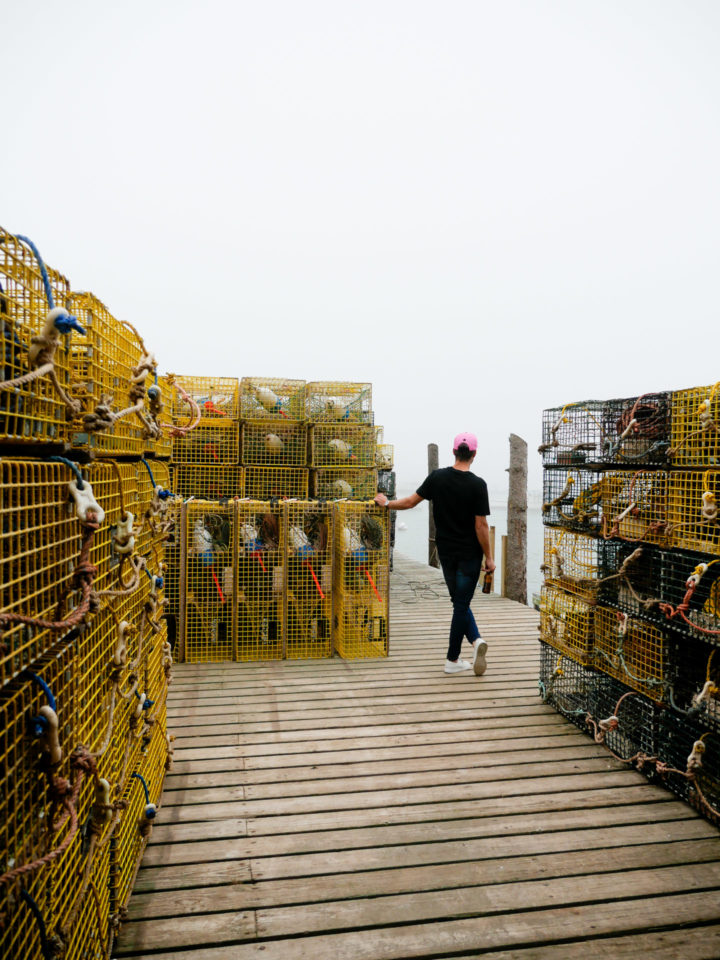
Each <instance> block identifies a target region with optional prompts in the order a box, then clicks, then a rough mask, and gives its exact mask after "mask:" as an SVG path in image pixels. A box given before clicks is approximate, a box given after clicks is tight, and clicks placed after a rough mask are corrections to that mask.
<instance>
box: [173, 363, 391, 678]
mask: <svg viewBox="0 0 720 960" xmlns="http://www.w3.org/2000/svg"><path fill="white" fill-rule="evenodd" d="M171 379H174V378H171ZM179 382H181V383H182V389H183V392H185V393H186V394H188V395H189V396H190V397H191V398H192V400H193V401H194V402H195V404H196V405H197V408H198V410H199V419H198V421H197V423H196V424H195V425H194V429H192V431H191V432H187V433H186V432H185V430H184V427H183V424H182V423H181V422H180V420H179V419H178V420H177V422H176V438H175V440H174V442H173V454H172V459H173V480H172V483H173V488H174V489H175V490H176V491H177V493H178V494H179V495H180V496H181V497H182V498H183V500H184V501H185V502H184V503H183V504H182V505H181V506H180V505H177V506H176V510H177V512H178V521H179V522H178V525H177V528H176V530H175V534H174V536H173V538H172V541H171V542H170V543H168V545H167V551H168V557H169V558H170V559H169V562H168V566H169V574H170V576H169V578H168V591H169V593H170V594H171V602H170V606H169V613H170V619H171V622H172V624H173V625H176V628H177V636H178V645H177V653H178V656H179V657H180V658H184V659H186V660H188V661H190V662H202V661H221V660H278V659H295V658H311V657H329V656H332V655H333V653H338V654H340V655H341V656H344V657H366V656H386V655H387V652H388V588H389V583H388V568H389V558H390V551H391V546H392V544H391V540H392V529H391V528H390V526H389V519H388V514H387V511H382V510H379V509H378V508H377V507H376V506H375V505H374V503H373V502H372V498H373V497H374V496H375V494H376V492H377V491H378V489H382V490H384V491H386V492H387V491H388V490H390V489H392V496H394V484H395V474H394V471H393V448H392V446H391V445H389V444H383V443H381V440H382V432H381V428H379V427H376V426H375V425H374V423H373V410H372V388H371V385H370V384H367V383H348V382H333V381H323V382H314V383H306V382H305V381H303V380H290V379H281V378H262V377H245V378H243V379H242V380H233V379H232V378H225V379H217V380H214V379H212V378H201V377H191V376H183V377H181V378H179V379H178V383H179ZM179 413H180V411H179V412H178V416H179ZM358 517H361V518H362V521H360V520H358V519H357V518H358ZM358 524H359V526H358ZM343 530H344V531H345V534H342V533H338V532H337V531H343ZM351 531H352V532H351ZM346 555H347V556H351V555H354V556H355V557H356V561H355V562H356V566H357V570H356V572H357V573H358V574H359V577H351V576H350V575H349V573H348V570H349V568H348V567H347V559H346ZM361 555H362V556H364V557H365V560H364V561H363V562H361ZM351 586H352V587H353V589H350V587H351Z"/></svg>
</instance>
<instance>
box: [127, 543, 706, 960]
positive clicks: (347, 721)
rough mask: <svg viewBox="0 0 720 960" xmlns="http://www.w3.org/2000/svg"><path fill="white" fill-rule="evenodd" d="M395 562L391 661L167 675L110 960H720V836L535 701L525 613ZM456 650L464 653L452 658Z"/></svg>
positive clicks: (187, 668) (531, 633)
mask: <svg viewBox="0 0 720 960" xmlns="http://www.w3.org/2000/svg"><path fill="white" fill-rule="evenodd" d="M474 609H475V613H476V616H477V618H478V621H479V623H480V627H481V629H482V631H483V635H484V636H485V637H486V639H487V640H488V642H489V644H490V650H489V655H488V662H489V667H488V672H487V673H486V674H485V676H484V677H481V678H478V677H475V676H474V675H473V674H469V675H468V674H464V675H463V674H461V675H457V676H449V677H448V676H445V675H444V674H443V672H442V667H443V663H444V658H445V648H446V643H447V639H446V638H447V631H448V627H449V621H450V605H449V602H448V600H447V597H446V594H445V588H444V584H443V582H442V578H441V575H440V574H439V572H438V571H436V570H434V569H432V568H430V567H424V566H421V565H419V564H415V563H412V562H411V561H408V560H406V559H403V558H400V557H397V558H396V564H395V572H394V574H393V600H392V605H391V615H392V626H391V655H390V657H389V659H388V660H372V661H356V662H343V661H340V660H332V661H300V662H298V661H292V662H286V663H277V662H275V663H263V664H209V665H205V666H200V665H190V664H184V665H178V666H177V667H176V668H175V671H174V672H175V676H176V680H175V682H174V684H173V687H172V693H171V699H170V703H169V708H168V724H169V726H170V728H171V729H172V730H173V731H174V733H175V735H176V740H175V743H174V748H175V764H174V769H173V771H172V772H171V773H170V774H169V775H168V777H167V780H166V783H165V791H164V793H163V801H162V808H161V810H160V813H159V816H158V821H157V825H156V826H155V828H154V830H153V836H152V841H151V843H150V845H149V847H148V849H147V851H146V854H145V858H144V861H143V866H142V869H141V870H140V873H139V875H138V879H137V884H136V887H135V892H134V894H133V897H132V900H131V902H130V922H129V923H128V924H127V925H126V926H125V928H124V929H123V931H122V934H121V937H120V941H119V944H118V946H117V949H116V951H115V955H116V956H118V957H133V956H134V957H152V958H155V960H181V958H182V960H200V958H202V960H246V958H250V957H258V958H259V957H262V958H263V960H281V958H282V960H300V958H312V960H331V958H332V960H336V958H341V960H342V958H347V960H390V958H396V960H400V958H411V957H418V958H441V957H446V956H447V957H450V956H452V957H471V956H477V955H478V954H479V953H482V955H483V956H485V957H488V958H489V960H510V958H518V960H588V958H593V957H601V958H607V960H610V958H618V960H622V958H631V957H633V958H634V957H637V956H642V955H652V956H653V957H655V958H660V960H671V958H672V960H675V958H677V957H683V958H687V960H703V958H706V960H710V958H714V957H718V956H720V863H718V860H719V858H720V836H719V835H718V831H717V830H716V829H715V828H714V827H712V826H710V825H709V824H708V823H706V822H705V821H704V820H702V819H701V818H699V817H698V816H697V815H696V814H695V813H694V812H693V811H692V810H691V809H690V808H689V807H688V806H686V805H685V804H682V803H680V802H679V801H677V800H675V799H674V798H673V796H672V794H670V793H668V792H666V791H665V790H663V789H662V788H661V787H657V786H652V785H650V784H648V783H647V782H646V781H645V779H644V778H643V777H642V776H641V775H640V774H638V773H636V772H635V771H633V770H628V769H626V768H625V766H624V765H623V764H621V763H619V762H617V761H616V760H614V759H613V758H612V757H610V756H609V754H608V753H607V752H606V751H605V750H604V749H603V748H602V747H598V746H597V745H595V744H594V743H593V742H592V741H591V740H590V739H589V738H588V737H586V736H584V735H583V734H582V733H580V731H578V730H577V729H576V728H575V727H573V726H572V725H570V724H569V723H567V722H566V721H565V720H563V718H562V717H560V716H558V715H557V714H556V713H555V712H554V711H553V710H551V709H550V708H549V707H546V706H544V705H543V704H542V703H541V702H540V700H539V698H538V696H537V654H538V650H537V615H536V613H535V612H534V611H533V610H531V609H529V608H527V607H522V606H519V605H518V604H515V603H512V602H511V601H507V600H502V599H500V598H499V597H496V596H491V597H484V596H481V595H478V597H477V598H476V601H475V603H474ZM468 651H469V648H467V647H466V655H467V652H468Z"/></svg>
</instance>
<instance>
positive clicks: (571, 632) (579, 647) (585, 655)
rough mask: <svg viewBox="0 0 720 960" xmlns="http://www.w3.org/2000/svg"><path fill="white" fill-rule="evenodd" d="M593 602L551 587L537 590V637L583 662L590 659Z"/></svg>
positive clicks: (583, 663) (586, 663)
mask: <svg viewBox="0 0 720 960" xmlns="http://www.w3.org/2000/svg"><path fill="white" fill-rule="evenodd" d="M594 610H595V607H594V604H592V603H588V602H586V601H585V600H581V599H580V598H579V597H576V596H573V595H572V594H569V593H565V592H563V591H562V590H557V589H554V588H553V587H547V586H545V587H543V588H542V589H541V591H540V639H541V640H542V641H543V642H544V643H547V644H548V645H549V646H551V647H553V649H555V650H558V651H559V652H560V653H562V654H564V655H565V656H567V657H570V658H571V659H572V660H575V661H576V662H577V663H580V664H582V665H583V666H589V665H590V664H591V663H592V651H593V614H594Z"/></svg>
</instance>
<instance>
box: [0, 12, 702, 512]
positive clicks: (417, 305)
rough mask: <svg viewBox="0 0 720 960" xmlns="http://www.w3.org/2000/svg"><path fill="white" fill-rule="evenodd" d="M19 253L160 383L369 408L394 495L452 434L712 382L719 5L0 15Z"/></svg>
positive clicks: (494, 475)
mask: <svg viewBox="0 0 720 960" xmlns="http://www.w3.org/2000/svg"><path fill="white" fill-rule="evenodd" d="M0 31H1V34H2V51H3V52H2V61H3V76H4V89H3V106H2V126H3V148H2V151H1V152H0V171H1V172H2V179H1V180H0V191H1V193H2V202H1V203H0V223H2V225H3V226H4V227H5V228H6V229H8V230H10V231H12V232H17V233H24V234H27V235H28V236H30V237H31V238H32V239H33V240H35V242H36V243H37V244H38V246H39V247H40V250H41V251H42V253H43V254H44V256H45V258H46V260H47V262H48V263H50V264H51V265H53V266H54V267H56V268H58V269H60V270H62V271H63V272H64V273H65V274H66V275H67V276H69V278H70V280H71V282H72V284H73V287H74V288H75V289H78V290H81V289H90V290H92V291H93V292H94V293H95V294H96V295H97V296H98V297H99V298H100V299H101V300H103V301H104V302H105V303H106V305H107V306H108V307H109V309H110V310H111V311H112V312H113V313H114V314H115V315H116V316H117V317H119V318H121V319H127V320H129V321H131V322H132V323H133V324H135V325H136V326H137V327H138V328H139V329H140V330H141V332H142V333H143V335H144V337H145V340H146V342H147V343H148V345H149V346H151V347H152V348H153V349H154V351H155V353H156V355H157V357H158V360H159V362H160V367H161V369H162V370H163V371H174V372H177V373H191V374H192V373H194V374H201V375H208V376H209V375H218V376H239V377H241V376H283V377H297V378H303V379H306V380H314V379H346V380H359V381H371V382H372V383H373V386H374V406H375V411H376V420H377V422H378V423H382V424H383V425H384V426H385V439H386V442H391V443H394V444H395V450H396V467H397V471H398V479H399V482H400V484H401V485H402V486H409V485H412V484H415V483H418V482H419V481H420V480H421V479H422V477H423V475H424V472H425V465H426V444H427V443H428V442H430V441H433V442H437V443H439V444H440V447H441V451H442V452H441V462H447V460H448V456H449V448H450V445H451V440H452V437H453V436H454V434H455V433H456V432H458V431H459V430H462V429H469V430H474V431H475V432H477V433H478V435H479V436H480V439H481V451H480V455H479V457H478V461H477V470H476V472H478V473H480V474H482V475H484V476H485V477H486V479H487V480H488V482H489V484H490V489H491V494H493V496H495V497H497V496H498V495H503V494H504V493H505V491H506V489H507V475H506V473H505V472H504V469H505V467H506V465H507V450H508V443H507V438H508V435H509V433H510V432H515V433H518V434H520V435H521V436H523V437H524V438H525V439H527V441H528V443H529V446H530V463H531V478H530V486H531V487H535V488H537V487H539V485H540V466H539V457H538V456H537V454H536V453H535V449H536V447H537V444H538V443H539V439H540V437H539V433H540V417H541V411H542V409H543V407H547V406H554V405H558V404H562V403H564V402H566V401H572V400H580V399H583V398H591V397H592V398H597V399H603V398H607V397H615V396H634V395H638V394H640V393H644V392H646V391H653V390H662V389H673V388H682V387H688V386H693V385H696V384H710V383H714V382H715V381H716V380H718V379H719V378H720V364H718V361H717V320H716V317H717V308H718V290H717V280H716V274H717V266H716V261H717V253H718V250H717V225H718V222H719V221H720V216H719V214H720V196H719V189H718V182H719V177H718V170H719V169H720V132H719V126H718V116H719V111H718V106H719V103H718V101H719V99H720V98H719V94H720V67H719V66H718V57H717V49H718V39H719V33H720V5H718V4H717V3H712V2H698V0H690V2H688V0H682V2H664V0H650V2H647V0H622V2H612V0H603V2H591V0H577V2H565V0H555V2H549V0H547V2H543V0H536V2H529V0H524V2H523V0H502V2H501V0H496V2H485V0H477V2H470V0H443V2H423V0H419V2H418V0H412V2H411V0H383V2H376V0H363V2H362V3H361V2H356V0H347V2H344V0H293V2H289V0H265V2H258V0H254V2H245V0H238V2H231V0H209V2H207V0H204V2H202V3H199V2H187V0H173V2H166V3H159V2H153V0H142V2H139V0H125V2H123V3H122V4H113V5H109V4H103V3H97V2H96V0H95V2H80V0H67V2H65V3H63V4H56V3H50V2H48V0H39V2H36V3H35V4H33V5H29V4H13V5H11V4H10V3H9V2H6V3H4V4H3V5H1V7H0Z"/></svg>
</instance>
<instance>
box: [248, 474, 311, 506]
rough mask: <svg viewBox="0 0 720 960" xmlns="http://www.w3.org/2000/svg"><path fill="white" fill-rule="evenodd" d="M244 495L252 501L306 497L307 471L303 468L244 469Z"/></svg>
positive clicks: (301, 498)
mask: <svg viewBox="0 0 720 960" xmlns="http://www.w3.org/2000/svg"><path fill="white" fill-rule="evenodd" d="M245 495H246V496H247V497H250V498H251V499H252V500H272V499H274V498H287V497H296V498H298V499H300V500H303V499H305V498H306V497H307V495H308V471H307V469H306V468H305V467H246V468H245Z"/></svg>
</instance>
